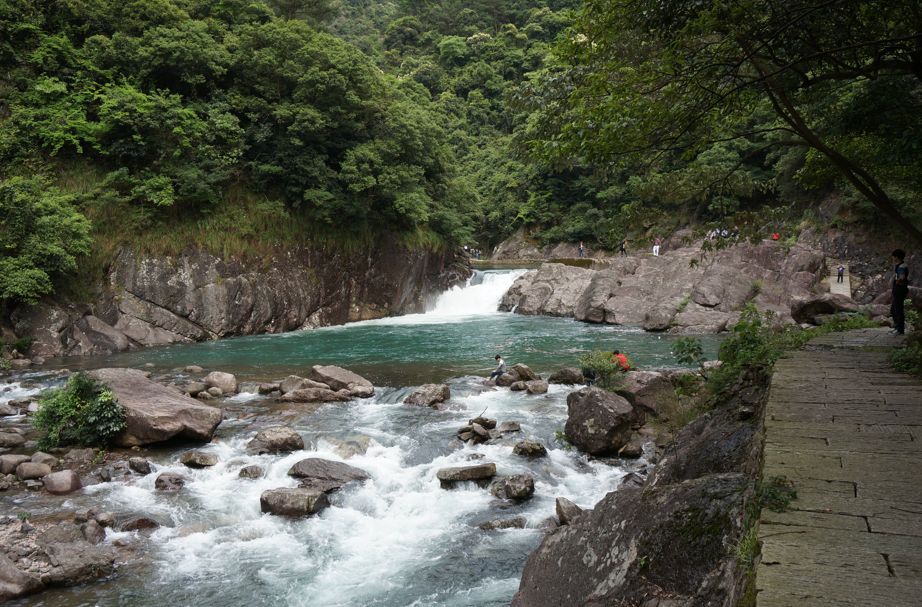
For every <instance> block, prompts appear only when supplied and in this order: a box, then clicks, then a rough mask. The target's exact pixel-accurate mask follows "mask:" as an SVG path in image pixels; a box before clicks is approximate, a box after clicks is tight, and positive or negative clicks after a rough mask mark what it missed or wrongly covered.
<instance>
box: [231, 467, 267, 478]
mask: <svg viewBox="0 0 922 607" xmlns="http://www.w3.org/2000/svg"><path fill="white" fill-rule="evenodd" d="M264 473H265V472H264V471H263V469H262V467H260V466H257V465H256V464H251V465H249V466H244V467H243V468H241V469H240V473H239V474H238V475H237V476H239V477H240V478H250V479H255V478H262V477H263V474H264Z"/></svg>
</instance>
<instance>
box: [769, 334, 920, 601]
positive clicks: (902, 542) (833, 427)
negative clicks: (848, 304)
mask: <svg viewBox="0 0 922 607" xmlns="http://www.w3.org/2000/svg"><path fill="white" fill-rule="evenodd" d="M898 343H899V338H897V337H895V336H891V335H888V334H887V332H886V330H884V329H862V330H859V331H847V332H844V333H834V334H830V335H825V336H823V337H821V338H818V339H815V340H813V341H811V342H810V343H809V344H808V346H807V347H806V348H805V349H804V350H801V351H798V352H794V353H791V354H790V355H788V356H787V357H786V358H784V359H782V360H780V361H779V362H778V363H777V365H776V367H775V373H774V375H773V377H772V386H771V392H770V396H769V401H768V404H767V408H766V417H765V465H764V470H763V476H764V478H766V479H770V478H771V477H773V476H779V475H784V476H785V477H787V478H788V479H789V480H791V481H792V482H793V483H794V488H795V489H796V490H797V498H796V499H795V500H794V501H793V502H792V503H791V504H790V506H789V509H788V511H786V512H783V513H776V512H771V511H769V510H767V509H765V510H763V511H762V515H761V519H760V526H759V539H760V541H761V542H762V559H761V562H760V564H759V567H758V569H757V572H756V588H757V591H758V605H759V607H776V606H782V605H783V606H790V605H810V606H811V607H812V606H818V607H825V606H837V607H838V606H850V605H854V606H856V607H857V606H859V605H860V606H864V605H888V606H891V607H892V606H897V607H900V606H906V607H908V606H910V605H912V606H915V605H919V604H920V600H919V596H920V593H922V466H920V455H922V449H920V442H919V441H918V437H919V436H920V434H922V432H920V426H922V382H919V381H918V380H916V379H914V378H912V377H910V376H908V375H901V374H896V373H893V371H892V369H890V368H889V366H888V363H887V353H888V352H887V351H888V350H889V348H891V347H893V346H894V345H897V344H898Z"/></svg>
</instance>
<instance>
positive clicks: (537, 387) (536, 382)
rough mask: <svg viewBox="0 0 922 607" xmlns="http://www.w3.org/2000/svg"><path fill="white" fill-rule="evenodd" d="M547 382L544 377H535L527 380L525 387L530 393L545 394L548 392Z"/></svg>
mask: <svg viewBox="0 0 922 607" xmlns="http://www.w3.org/2000/svg"><path fill="white" fill-rule="evenodd" d="M547 388H548V385H547V382H546V381H544V380H543V379H533V380H531V381H527V382H525V389H526V390H528V393H529V394H544V393H546V392H547Z"/></svg>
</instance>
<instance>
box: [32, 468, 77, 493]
mask: <svg viewBox="0 0 922 607" xmlns="http://www.w3.org/2000/svg"><path fill="white" fill-rule="evenodd" d="M42 483H43V484H44V485H45V490H46V491H48V493H53V494H54V495H66V494H68V493H73V492H74V491H77V490H78V489H80V488H81V487H83V485H82V484H81V482H80V475H78V474H77V473H76V472H74V471H73V470H61V471H60V472H52V473H51V474H46V475H45V476H44V477H42Z"/></svg>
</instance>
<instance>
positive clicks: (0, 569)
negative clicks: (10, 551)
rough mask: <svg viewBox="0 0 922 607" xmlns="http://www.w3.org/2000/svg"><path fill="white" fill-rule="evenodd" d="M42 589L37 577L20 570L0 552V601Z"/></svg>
mask: <svg viewBox="0 0 922 607" xmlns="http://www.w3.org/2000/svg"><path fill="white" fill-rule="evenodd" d="M41 589H42V583H41V582H40V581H39V579H38V577H36V576H33V575H29V574H28V573H25V572H24V571H21V570H20V569H19V568H18V567H16V564H15V563H13V561H11V560H10V559H9V558H7V556H6V555H5V554H3V552H0V603H5V602H6V601H10V600H13V599H16V598H19V597H23V596H28V595H30V594H35V593H36V592H38V591H39V590H41Z"/></svg>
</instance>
